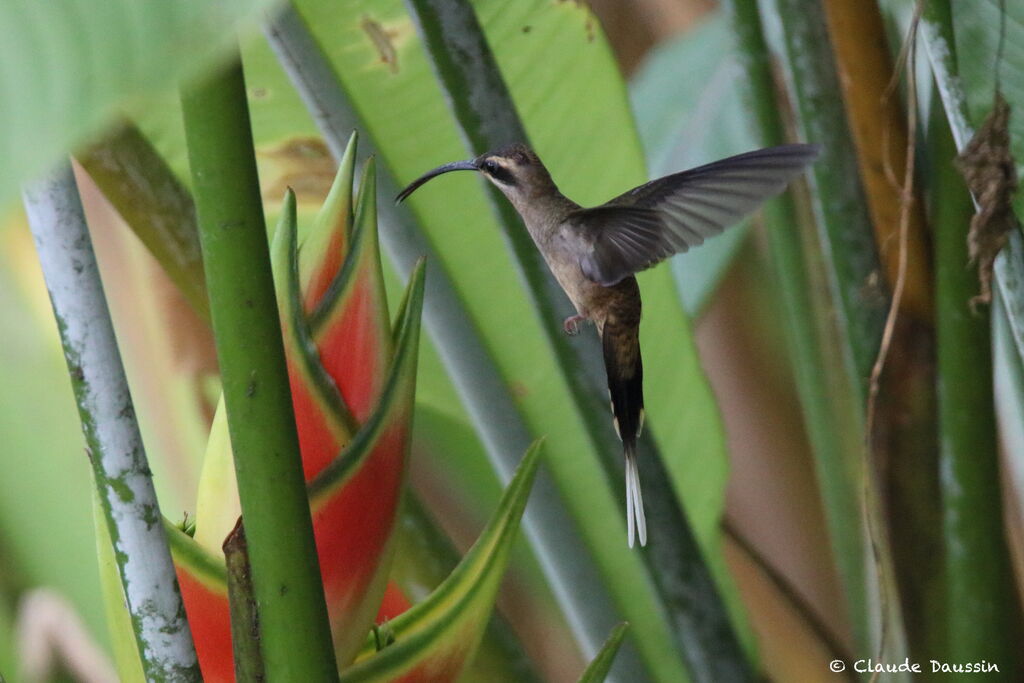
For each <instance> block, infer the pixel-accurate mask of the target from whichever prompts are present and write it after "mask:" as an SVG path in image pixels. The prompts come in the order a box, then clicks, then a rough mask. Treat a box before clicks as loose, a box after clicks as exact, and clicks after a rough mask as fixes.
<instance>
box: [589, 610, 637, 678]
mask: <svg viewBox="0 0 1024 683" xmlns="http://www.w3.org/2000/svg"><path fill="white" fill-rule="evenodd" d="M628 628H629V624H627V623H621V624H619V625H618V626H616V627H615V630H614V631H612V634H611V635H610V636H608V640H607V641H606V642H605V644H604V647H602V648H601V651H600V652H598V653H597V656H596V657H594V659H593V660H591V662H590V664H589V665H588V666H587V669H586V671H584V672H583V675H582V676H580V680H579V683H601V682H602V681H604V679H605V677H606V676H607V675H608V671H609V670H610V669H611V668H612V662H614V661H615V653H617V652H618V651H619V645H620V644H622V637H623V636H625V635H626V629H628Z"/></svg>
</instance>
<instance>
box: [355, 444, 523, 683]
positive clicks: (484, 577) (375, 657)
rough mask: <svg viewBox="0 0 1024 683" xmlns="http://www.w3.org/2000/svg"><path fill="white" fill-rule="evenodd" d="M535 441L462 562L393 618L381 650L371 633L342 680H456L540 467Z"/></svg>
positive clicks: (475, 642)
mask: <svg viewBox="0 0 1024 683" xmlns="http://www.w3.org/2000/svg"><path fill="white" fill-rule="evenodd" d="M540 450H541V444H540V443H539V442H538V443H536V444H534V445H533V446H532V447H531V448H530V450H529V451H527V453H526V455H525V456H523V461H522V463H521V464H520V466H519V468H518V470H517V471H516V474H515V476H514V477H513V478H512V481H511V482H510V483H509V485H508V488H506V489H505V494H504V495H503V496H502V499H501V501H499V503H498V508H497V510H496V511H495V513H494V516H493V517H492V518H491V521H490V523H489V524H488V525H487V527H486V528H485V529H484V531H483V533H481V535H480V538H478V539H477V541H476V543H474V544H473V547H472V548H470V549H469V552H467V553H466V556H465V557H464V558H463V559H462V562H460V563H459V566H458V567H456V568H455V570H454V571H453V572H452V573H451V575H449V577H448V578H447V579H446V580H445V581H444V582H443V583H442V584H441V585H440V586H438V587H437V589H436V590H435V591H434V592H433V593H431V594H430V595H429V596H428V597H427V598H426V599H425V600H423V601H422V602H420V603H418V604H417V605H415V606H414V607H412V608H411V609H410V610H408V611H406V612H405V613H403V614H401V615H400V616H398V617H396V618H395V619H394V620H392V621H390V622H388V625H389V627H390V631H391V633H392V634H393V635H394V642H393V643H392V644H391V645H389V646H387V647H385V648H384V649H383V650H381V651H380V652H377V651H376V642H375V640H374V638H373V636H372V635H371V636H370V637H369V638H368V639H367V642H366V645H365V646H364V648H363V653H362V655H361V656H360V657H359V658H358V659H357V660H356V663H355V664H354V665H353V666H352V667H350V668H349V669H346V670H345V671H343V672H342V675H341V680H342V681H360V682H361V683H362V682H368V681H394V680H396V679H398V678H400V677H404V676H409V677H410V678H413V677H414V678H418V679H421V680H430V681H442V680H451V681H454V680H456V679H457V678H458V675H459V673H460V672H461V671H462V670H463V669H464V667H465V666H466V664H467V663H468V661H469V660H470V659H471V658H472V656H473V652H474V651H475V650H476V647H477V645H478V643H479V641H480V637H481V636H482V635H483V632H484V628H485V626H486V623H487V619H488V617H489V615H490V613H491V610H492V609H493V607H494V600H495V598H496V596H497V591H498V587H499V585H500V584H501V577H502V574H503V573H504V570H505V565H506V563H507V560H508V554H509V549H510V548H511V546H512V541H513V540H514V539H515V537H516V532H517V530H518V529H519V520H520V517H521V516H522V514H523V509H524V508H525V507H526V501H527V499H528V497H529V495H530V489H531V486H532V484H533V477H534V475H535V474H536V472H537V465H538V463H539V456H540Z"/></svg>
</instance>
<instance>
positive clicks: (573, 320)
mask: <svg viewBox="0 0 1024 683" xmlns="http://www.w3.org/2000/svg"><path fill="white" fill-rule="evenodd" d="M584 320H586V317H584V316H582V315H570V316H569V317H568V318H566V319H565V322H563V323H562V329H564V330H565V333H566V334H567V335H569V336H570V337H575V336H576V335H577V334H579V333H580V323H581V322H583V321H584Z"/></svg>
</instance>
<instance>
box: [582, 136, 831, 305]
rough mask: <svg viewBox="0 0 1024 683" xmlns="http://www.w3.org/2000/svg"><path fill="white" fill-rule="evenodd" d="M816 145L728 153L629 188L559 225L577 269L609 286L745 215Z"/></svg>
mask: <svg viewBox="0 0 1024 683" xmlns="http://www.w3.org/2000/svg"><path fill="white" fill-rule="evenodd" d="M819 153H820V147H819V146H818V145H783V146H780V147H769V148H766V149H759V150H755V151H753V152H747V153H746V154H740V155H738V156H734V157H729V158H727V159H722V160H721V161H716V162H714V163H710V164H707V165H705V166H700V167H698V168H694V169H690V170H688V171H683V172H681V173H675V174H673V175H670V176H665V177H664V178H659V179H657V180H652V181H651V182H649V183H645V184H643V185H641V186H639V187H635V188H633V189H632V190H630V191H629V192H626V193H624V194H622V195H620V196H618V197H616V198H615V199H612V200H611V201H609V202H607V203H605V204H602V205H601V206H597V207H594V208H592V209H580V210H578V211H574V212H573V213H571V214H570V215H569V217H568V218H567V221H566V222H567V224H568V225H569V226H570V229H571V230H572V231H573V232H574V233H575V236H576V237H577V238H578V239H577V241H576V242H575V243H576V244H578V245H581V248H580V249H579V252H580V255H579V260H580V268H581V269H582V270H583V274H584V275H586V277H588V278H590V279H591V280H593V281H595V282H597V283H599V284H602V285H605V286H611V285H614V284H615V283H617V282H619V281H620V280H622V279H623V278H625V277H627V276H629V275H632V274H633V273H636V272H637V271H640V270H643V269H645V268H649V267H650V266H653V265H654V264H656V263H658V262H659V261H662V260H664V259H666V258H668V257H669V256H671V255H673V254H677V253H680V252H684V251H686V250H688V249H690V248H692V247H696V246H698V245H700V244H702V243H703V242H704V240H705V239H707V238H708V237H712V236H714V235H717V234H718V233H720V232H722V230H724V229H725V228H727V227H729V226H730V225H732V224H734V223H736V222H738V221H739V220H740V219H741V218H743V217H744V216H746V215H748V214H750V213H752V212H753V211H754V210H756V209H757V207H758V206H760V205H761V204H762V203H763V202H764V201H765V200H767V199H770V198H771V197H774V196H775V195H777V194H779V193H781V192H782V191H783V190H785V189H786V186H787V185H789V183H790V182H791V181H792V180H793V179H794V178H796V177H797V176H799V175H800V174H801V173H803V171H804V170H805V169H806V168H807V167H808V166H809V165H810V164H811V163H812V162H814V160H815V159H817V158H818V154H819Z"/></svg>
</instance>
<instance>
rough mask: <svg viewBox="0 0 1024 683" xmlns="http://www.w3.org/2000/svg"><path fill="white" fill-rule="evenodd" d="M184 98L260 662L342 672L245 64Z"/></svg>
mask: <svg viewBox="0 0 1024 683" xmlns="http://www.w3.org/2000/svg"><path fill="white" fill-rule="evenodd" d="M182 110H183V113H184V119H185V135H186V141H187V143H188V152H189V162H190V165H191V169H192V185H193V192H194V194H195V200H196V207H197V214H198V217H199V236H200V241H201V244H202V251H203V263H204V266H205V271H206V283H207V288H208V292H209V298H210V312H211V317H212V321H213V331H214V338H215V342H216V347H217V359H218V361H219V364H220V371H221V380H222V384H223V390H224V401H225V404H226V407H227V414H228V430H229V433H230V436H231V446H232V449H233V451H234V454H235V473H236V476H237V478H238V494H239V499H240V502H241V505H242V518H243V519H244V521H245V529H246V534H247V537H248V549H249V558H250V562H251V565H252V581H253V586H254V593H255V596H256V601H257V604H258V612H259V613H258V619H259V623H260V635H261V642H260V652H261V654H262V656H263V660H264V670H265V672H266V675H267V677H268V678H269V679H271V680H303V681H336V680H337V664H336V662H335V657H334V649H333V646H332V642H331V633H330V628H329V626H328V620H327V608H326V605H325V603H324V593H323V585H322V583H321V580H320V571H319V562H318V559H317V554H316V546H315V543H314V540H313V525H312V522H311V519H310V511H309V501H308V498H307V494H306V483H305V481H304V479H303V475H302V465H301V460H300V456H299V442H298V435H297V432H296V428H295V419H294V413H293V409H292V400H291V391H290V389H289V384H288V374H287V370H286V367H285V359H284V347H283V343H282V340H281V329H280V324H279V320H280V318H279V314H278V309H277V299H276V296H275V293H274V282H273V277H272V275H271V271H270V256H269V247H268V244H267V230H266V225H265V222H264V217H263V203H262V199H261V196H260V188H259V179H258V177H257V173H256V159H255V155H254V151H253V143H252V132H251V127H250V122H249V111H248V107H247V102H246V92H245V81H244V76H243V74H242V67H241V64H240V63H239V62H238V61H237V60H236V61H234V62H233V63H232V64H230V65H228V66H225V67H222V68H220V69H219V70H217V71H214V72H213V73H211V74H210V75H209V76H207V77H205V78H204V79H203V80H202V81H200V82H198V83H194V84H192V85H191V86H189V87H188V88H186V89H185V90H184V91H183V93H182Z"/></svg>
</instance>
